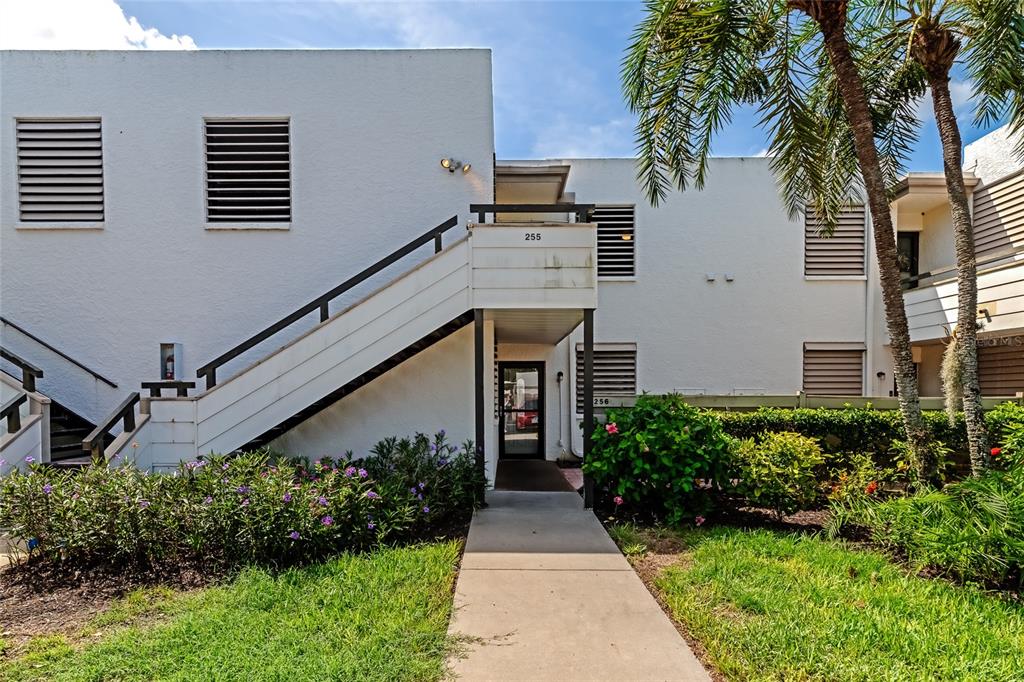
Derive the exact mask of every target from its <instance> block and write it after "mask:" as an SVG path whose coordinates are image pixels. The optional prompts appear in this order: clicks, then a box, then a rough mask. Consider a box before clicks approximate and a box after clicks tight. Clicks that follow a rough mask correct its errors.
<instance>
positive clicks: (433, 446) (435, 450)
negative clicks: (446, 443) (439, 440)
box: [430, 443, 437, 452]
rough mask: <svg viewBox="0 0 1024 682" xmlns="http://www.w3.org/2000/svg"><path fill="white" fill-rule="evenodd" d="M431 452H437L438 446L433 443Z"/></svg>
mask: <svg viewBox="0 0 1024 682" xmlns="http://www.w3.org/2000/svg"><path fill="white" fill-rule="evenodd" d="M430 451H431V452H437V446H436V445H434V444H433V443H431V444H430Z"/></svg>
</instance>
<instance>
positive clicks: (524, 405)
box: [498, 362, 544, 459]
mask: <svg viewBox="0 0 1024 682" xmlns="http://www.w3.org/2000/svg"><path fill="white" fill-rule="evenodd" d="M498 376H499V377H500V378H501V393H500V401H501V405H500V410H499V415H500V423H501V442H500V443H499V449H498V454H499V456H500V457H503V458H506V459H537V458H543V457H544V390H543V389H544V363H543V362H499V363H498Z"/></svg>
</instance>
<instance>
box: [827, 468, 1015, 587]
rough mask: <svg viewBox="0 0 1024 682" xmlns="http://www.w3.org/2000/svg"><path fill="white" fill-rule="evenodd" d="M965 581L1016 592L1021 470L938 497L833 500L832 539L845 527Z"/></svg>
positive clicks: (935, 493) (934, 493)
mask: <svg viewBox="0 0 1024 682" xmlns="http://www.w3.org/2000/svg"><path fill="white" fill-rule="evenodd" d="M851 526H853V527H859V528H863V529H866V530H867V531H868V532H870V534H871V536H872V537H873V539H874V540H875V541H876V542H878V543H880V544H882V545H885V546H888V547H891V548H894V549H897V550H899V551H901V552H902V553H904V554H905V555H906V556H907V557H908V558H909V559H910V561H912V562H913V563H915V564H917V565H920V566H931V567H934V568H937V569H939V570H942V571H944V572H946V573H948V574H950V575H953V576H955V577H958V578H961V579H964V580H979V581H986V582H995V583H1005V582H1011V583H1013V584H1016V585H1018V586H1019V585H1020V584H1021V569H1022V567H1024V469H1021V468H1014V467H1011V468H1010V469H1009V470H1008V471H991V472H988V473H986V474H984V475H983V476H979V477H973V478H968V479H965V480H963V481H960V482H959V483H951V484H949V485H947V486H945V487H943V488H942V489H941V490H934V489H923V490H920V491H918V492H916V493H914V494H913V495H909V496H905V497H895V498H891V499H878V498H876V497H872V496H861V497H850V498H847V499H843V500H836V501H835V502H834V503H833V505H832V521H831V523H830V525H829V527H828V532H829V534H830V535H833V536H834V535H837V534H839V533H841V532H842V531H843V530H844V529H846V528H848V527H851Z"/></svg>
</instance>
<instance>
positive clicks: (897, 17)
mask: <svg viewBox="0 0 1024 682" xmlns="http://www.w3.org/2000/svg"><path fill="white" fill-rule="evenodd" d="M872 9H873V10H874V11H870V12H869V13H868V15H867V17H866V21H865V22H864V27H865V29H866V31H867V32H868V33H869V34H871V35H870V36H869V40H870V47H869V51H870V52H871V53H872V54H873V55H874V56H875V62H874V64H882V63H886V62H892V61H900V60H903V61H908V62H913V63H914V64H915V65H917V66H918V67H919V68H920V70H921V72H922V76H923V78H924V79H925V82H927V84H928V87H929V88H930V90H931V97H932V106H933V108H934V111H935V122H936V125H937V127H938V131H939V139H940V140H941V141H942V159H943V171H944V174H945V177H946V191H947V193H948V195H949V205H950V213H951V215H952V219H953V235H954V248H955V251H956V267H957V286H958V291H959V299H958V301H959V303H958V307H957V326H956V333H955V335H954V339H955V341H954V348H953V349H951V350H953V351H954V352H955V353H956V357H955V358H952V360H953V362H954V367H953V369H954V370H955V371H954V372H953V374H954V376H956V377H958V378H959V383H960V386H958V387H956V388H957V393H958V395H959V396H962V403H963V411H964V421H965V422H966V425H967V438H968V441H969V443H970V457H971V470H972V472H973V473H974V474H975V475H979V474H980V473H982V472H983V471H985V470H986V469H988V467H989V464H990V457H989V449H988V434H987V431H986V428H985V417H984V413H983V411H982V406H981V388H980V386H979V383H978V357H977V310H978V280H977V261H976V258H975V251H974V230H973V226H972V222H971V213H970V207H969V205H968V201H967V190H966V188H965V187H964V179H963V160H962V157H961V151H960V150H961V146H962V143H961V139H960V127H959V124H958V123H957V117H956V112H955V109H954V107H953V99H952V96H951V95H950V90H949V81H950V72H951V70H952V69H953V65H954V63H956V61H957V60H958V59H960V58H961V57H965V67H966V75H967V78H968V80H969V81H971V82H972V84H973V87H974V90H975V93H976V98H977V100H978V101H977V108H976V118H977V120H978V122H979V123H982V124H984V123H989V122H991V121H994V120H999V119H1001V118H1003V117H1008V118H1009V119H1010V125H1011V129H1013V130H1024V94H1022V93H1024V2H1021V0H953V1H951V0H885V1H884V2H879V3H877V7H875V8H872ZM1018 151H1020V152H1021V153H1022V154H1024V142H1022V145H1021V148H1020V149H1019V150H1018ZM946 399H947V401H953V400H954V399H955V396H951V395H949V391H947V397H946Z"/></svg>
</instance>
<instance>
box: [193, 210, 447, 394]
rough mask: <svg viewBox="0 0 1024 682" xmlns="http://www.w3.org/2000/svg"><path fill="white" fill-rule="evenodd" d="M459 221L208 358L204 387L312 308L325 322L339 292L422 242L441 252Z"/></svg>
mask: <svg viewBox="0 0 1024 682" xmlns="http://www.w3.org/2000/svg"><path fill="white" fill-rule="evenodd" d="M458 223H459V217H458V216H452V217H451V218H449V219H448V220H446V221H444V222H443V223H441V224H440V225H438V226H437V227H434V228H431V229H430V230H427V231H426V232H424V233H423V234H422V235H420V236H419V237H417V238H416V239H413V240H412V241H411V242H409V243H407V244H406V245H405V246H403V247H401V248H399V249H397V250H395V251H393V252H392V253H390V254H388V255H387V256H385V257H384V258H381V259H380V260H379V261H377V262H376V263H374V264H373V265H371V266H370V267H368V268H366V269H364V270H363V271H362V272H360V273H359V274H357V275H353V276H352V277H349V278H348V279H347V280H345V281H344V282H342V283H341V284H339V285H338V286H336V287H334V288H333V289H331V290H330V291H328V292H326V293H324V294H322V295H320V296H318V297H316V298H315V299H313V300H312V301H310V302H309V303H307V304H306V305H304V306H302V307H301V308H299V309H297V310H295V311H294V312H292V313H289V314H288V315H286V316H285V317H283V318H281V319H280V320H278V321H277V322H275V323H274V324H272V325H270V326H269V327H267V328H266V329H264V330H263V331H260V332H257V333H256V334H253V335H252V336H250V337H249V338H248V339H246V340H245V341H242V342H241V343H240V344H238V345H237V346H235V347H234V348H232V349H231V350H229V351H227V352H225V353H222V354H220V355H218V356H217V357H216V358H214V359H213V360H211V361H210V362H208V363H206V364H205V365H203V366H202V367H200V368H199V369H197V370H196V376H197V377H199V378H202V377H206V389H207V390H209V389H211V388H213V387H214V386H216V385H217V368H218V367H220V366H221V365H223V364H225V363H227V362H228V361H230V360H233V359H234V358H236V357H238V356H239V355H241V354H242V353H244V352H245V351H247V350H249V349H250V348H253V347H254V346H256V345H258V344H260V343H262V342H263V341H266V340H267V339H268V338H270V337H271V336H273V335H274V334H276V333H277V332H279V331H281V330H282V329H285V328H286V327H289V326H291V325H292V324H294V323H295V322H297V321H298V320H300V319H302V318H303V317H305V316H306V315H308V314H309V313H311V312H313V311H314V310H319V311H320V321H321V322H326V321H327V318H328V317H330V310H329V308H328V304H329V303H330V302H331V301H332V300H333V299H335V298H337V297H338V296H340V295H341V294H343V293H345V292H346V291H348V290H349V289H351V288H353V287H355V286H356V285H358V284H361V283H362V282H364V281H366V280H367V279H369V278H370V277H372V276H373V275H376V274H377V273H378V272H380V271H381V270H383V269H384V268H386V267H388V266H389V265H392V264H394V263H395V262H397V261H399V260H401V259H402V258H404V257H406V256H408V255H409V254H410V253H412V252H413V251H415V250H416V249H418V248H420V247H421V246H423V245H424V244H427V243H429V242H431V241H433V242H434V253H440V252H441V235H442V234H444V233H445V232H447V231H448V230H450V229H451V228H453V227H455V226H456V225H457V224H458Z"/></svg>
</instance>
